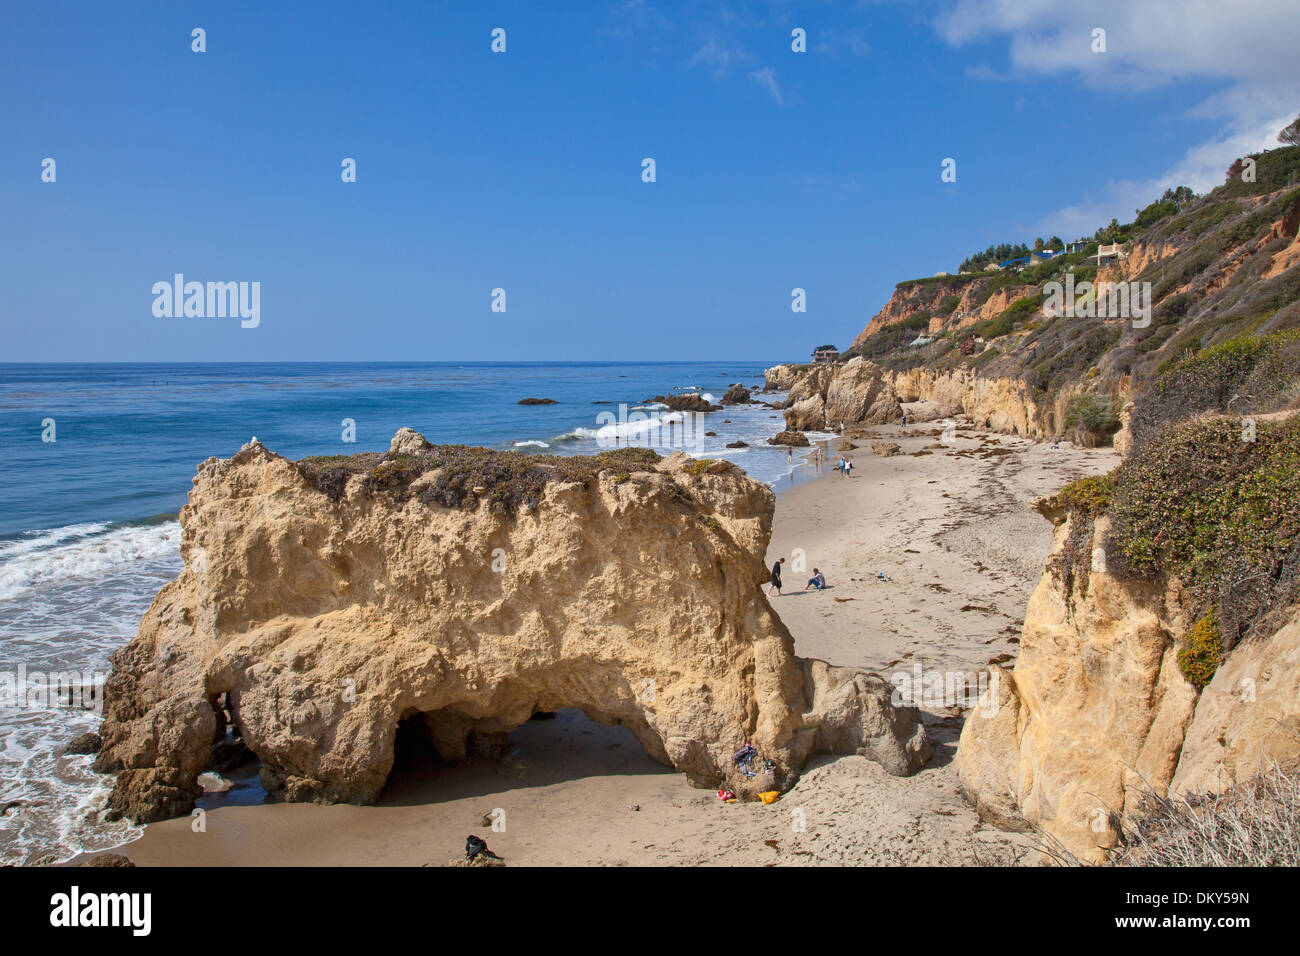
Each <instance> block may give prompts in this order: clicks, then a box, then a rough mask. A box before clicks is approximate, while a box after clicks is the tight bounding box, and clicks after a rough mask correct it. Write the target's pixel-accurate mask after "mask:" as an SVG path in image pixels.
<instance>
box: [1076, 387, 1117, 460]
mask: <svg viewBox="0 0 1300 956" xmlns="http://www.w3.org/2000/svg"><path fill="white" fill-rule="evenodd" d="M1119 425H1120V421H1119V402H1118V401H1117V400H1116V398H1115V396H1113V395H1104V394H1101V393H1099V392H1085V393H1083V394H1082V395H1078V396H1075V398H1074V399H1073V400H1072V401H1071V402H1070V404H1069V407H1068V408H1067V409H1066V412H1065V427H1066V428H1067V429H1070V431H1071V440H1072V441H1074V442H1075V443H1076V444H1079V445H1082V446H1083V447H1084V448H1096V447H1097V446H1099V445H1102V444H1104V443H1107V442H1109V440H1110V437H1111V436H1112V435H1114V434H1115V432H1117V431H1119Z"/></svg>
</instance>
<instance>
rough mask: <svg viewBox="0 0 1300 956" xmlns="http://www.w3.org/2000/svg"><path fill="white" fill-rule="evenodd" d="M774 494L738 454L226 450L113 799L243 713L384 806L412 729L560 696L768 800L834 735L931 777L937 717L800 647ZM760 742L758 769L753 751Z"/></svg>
mask: <svg viewBox="0 0 1300 956" xmlns="http://www.w3.org/2000/svg"><path fill="white" fill-rule="evenodd" d="M412 434H413V435H414V434H415V433H412ZM416 437H418V436H416ZM404 439H405V440H404V441H402V442H400V443H399V442H395V447H400V448H407V447H419V446H418V442H416V440H415V438H412V437H411V436H409V435H408V436H404ZM420 441H423V439H422V438H421V439H420ZM547 468H549V469H551V471H549V472H548V471H546V470H545V469H547ZM773 504H774V498H773V495H772V492H771V490H770V489H768V488H767V487H766V486H765V485H762V484H761V483H759V482H756V481H753V480H751V479H749V478H747V477H746V476H745V475H744V474H743V473H742V472H741V471H740V470H739V469H737V468H735V467H734V466H732V465H730V464H728V463H727V462H724V461H712V462H695V461H693V460H691V459H689V458H687V457H685V456H683V455H681V454H676V455H673V456H672V457H670V458H667V459H658V458H657V456H654V455H653V454H647V453H646V452H644V451H642V450H627V451H626V452H615V453H607V454H606V455H602V456H597V457H596V458H586V459H582V458H575V459H555V460H550V463H538V461H537V459H535V458H533V459H529V458H527V457H526V456H522V455H518V454H516V453H513V452H491V451H487V450H484V449H465V448H462V447H459V446H444V447H434V448H432V449H430V450H425V451H423V452H419V453H417V454H415V455H414V456H413V457H411V456H407V455H406V454H404V453H403V454H399V455H393V454H389V455H380V454H377V453H376V454H366V455H358V456H354V457H353V458H350V459H334V458H331V459H320V460H304V461H303V462H294V461H290V460H288V459H285V458H282V457H280V456H279V455H276V454H274V453H272V452H271V451H269V450H268V449H266V448H265V447H263V446H261V445H258V444H250V445H246V446H245V447H244V448H242V449H241V450H240V451H239V453H238V454H237V455H235V456H234V457H233V458H230V459H224V460H222V459H216V458H211V459H208V460H207V461H205V462H203V463H202V464H201V465H200V466H199V469H198V473H197V475H196V476H195V478H194V487H193V490H192V491H191V492H190V497H189V502H188V503H187V504H186V506H185V507H184V508H183V509H182V511H181V516H180V519H181V526H182V540H181V555H182V557H183V559H184V562H185V565H184V569H183V570H182V572H181V574H180V575H179V577H178V578H177V579H176V580H175V581H172V582H171V583H169V584H167V585H165V586H164V587H163V589H162V590H161V591H160V592H159V594H158V596H157V597H156V598H155V600H154V602H153V604H152V606H151V607H150V608H149V611H148V612H147V613H146V615H145V617H144V619H143V621H142V623H141V625H140V630H139V633H138V634H137V635H136V637H135V638H134V639H133V640H132V641H131V642H130V643H129V644H127V645H126V646H125V647H123V648H122V649H120V650H119V651H117V652H116V653H115V654H114V655H113V661H112V664H113V671H112V675H111V676H110V678H109V680H108V681H107V683H106V687H105V701H106V710H105V717H104V722H103V725H102V728H101V733H102V736H103V739H104V748H103V751H102V752H101V753H100V755H99V758H98V760H97V764H96V766H97V767H98V768H99V769H100V770H102V771H106V772H112V773H116V774H117V781H116V785H115V787H114V789H113V792H112V795H111V796H110V800H109V803H110V806H111V807H112V808H113V810H114V812H116V813H121V814H125V815H127V816H129V817H131V818H132V819H134V820H137V821H142V822H143V821H149V820H156V819H160V818H162V817H165V816H171V815H175V814H178V813H184V812H187V811H188V810H189V809H190V808H191V807H192V806H193V803H194V799H195V797H196V796H197V794H198V792H199V788H198V786H197V784H196V782H195V780H196V777H197V776H198V775H199V774H200V773H201V772H203V771H204V769H205V768H206V767H208V766H209V765H210V764H211V762H212V760H213V745H214V742H217V741H221V740H223V739H228V738H227V737H226V714H227V713H229V715H230V719H231V720H232V721H233V723H234V727H235V730H236V731H237V732H238V738H239V740H241V741H242V743H243V745H245V746H247V748H248V749H249V750H250V751H251V752H252V753H253V754H254V755H255V756H256V757H257V759H259V760H260V761H261V764H262V771H261V772H262V782H263V785H264V786H265V787H266V789H267V790H268V792H270V793H271V794H272V795H273V796H275V797H278V798H280V799H284V800H296V801H324V802H329V801H347V802H367V801H373V800H374V799H376V797H377V796H378V795H379V793H380V791H381V790H382V788H383V786H384V783H385V780H386V778H387V776H388V773H389V770H390V769H391V767H392V763H393V752H394V740H395V737H396V734H397V729H398V726H399V724H400V723H402V722H403V721H407V722H409V723H408V725H409V726H412V727H418V728H421V729H422V730H423V732H424V733H427V734H428V736H429V737H430V738H431V740H432V742H433V744H434V746H435V747H436V748H437V750H438V752H439V753H440V754H441V755H442V756H443V757H444V758H445V759H448V760H456V759H459V758H462V757H464V755H465V754H466V751H467V748H468V747H470V746H473V745H474V744H475V742H476V741H478V742H482V741H488V742H490V741H491V740H493V739H495V738H498V737H499V735H501V734H504V733H505V732H507V731H509V730H511V729H513V728H514V727H517V726H519V725H520V724H522V723H523V722H524V721H526V720H528V719H529V717H530V716H532V715H533V714H534V713H537V712H539V711H542V712H549V711H555V710H557V709H559V708H562V707H576V708H580V709H581V710H583V711H584V712H585V713H586V714H587V715H588V716H590V717H591V718H592V719H594V720H597V721H599V722H602V723H606V724H619V725H621V726H623V727H626V728H627V729H628V730H630V731H631V732H632V733H633V734H634V735H635V736H636V737H637V739H638V740H639V741H640V742H641V744H642V745H643V746H644V747H645V749H646V751H647V753H648V754H650V755H651V756H652V757H654V758H655V759H657V760H659V761H661V762H663V763H665V764H667V765H669V766H672V767H674V768H676V769H677V770H678V771H680V772H682V773H684V774H686V775H687V776H688V777H689V778H690V779H691V781H692V782H693V783H695V784H697V785H699V786H708V787H715V786H721V785H725V786H727V787H730V788H731V789H733V790H735V791H736V792H737V793H738V794H740V795H741V796H742V797H747V798H752V797H753V796H754V795H755V794H756V793H757V792H758V791H760V790H769V789H779V790H784V789H786V788H788V787H789V786H791V785H792V784H793V782H794V781H795V780H796V779H797V776H798V774H799V772H800V769H801V768H802V767H803V764H804V761H805V759H806V758H807V757H808V755H809V754H810V753H813V752H819V751H830V752H835V753H849V752H855V753H860V754H866V755H868V756H870V757H872V758H873V759H875V760H877V761H878V762H879V763H880V764H881V765H882V766H883V767H885V769H887V770H888V771H889V772H891V773H894V774H908V773H912V772H914V771H916V770H917V769H918V768H919V767H920V766H921V765H922V764H924V762H925V761H926V759H928V756H929V745H928V742H927V739H926V735H925V731H924V729H923V728H922V726H921V724H920V721H919V714H918V712H917V711H916V710H914V709H911V708H894V707H892V706H891V705H890V702H889V698H890V693H891V690H892V688H891V686H890V685H889V684H887V683H886V682H885V681H884V680H883V679H881V678H880V677H878V676H876V675H872V674H866V673H861V672H857V671H853V670H846V669H842V668H834V667H830V666H829V665H826V664H824V663H822V662H820V661H809V660H802V659H800V658H798V657H796V656H795V655H794V652H793V641H792V639H791V637H790V634H789V632H788V631H787V630H786V628H785V626H784V625H783V624H782V623H781V621H780V619H779V618H778V617H777V616H776V614H775V613H774V612H773V611H772V609H771V607H770V606H769V605H768V603H767V601H766V600H765V599H764V598H763V596H762V593H761V589H760V585H761V583H762V582H763V581H764V580H765V578H766V572H765V569H764V566H763V558H764V554H765V551H766V548H767V544H768V539H769V537H770V533H771V521H772V513H773ZM746 744H752V745H753V746H754V747H755V748H756V749H757V751H758V755H759V758H758V761H757V764H756V765H755V769H758V770H759V771H760V773H759V775H758V776H757V777H749V776H746V775H745V774H743V773H741V772H740V769H739V768H738V767H737V765H736V764H735V762H734V760H733V755H734V754H735V753H736V752H737V751H738V750H740V748H742V747H743V746H744V745H746ZM767 761H771V765H770V768H769V767H768V764H767Z"/></svg>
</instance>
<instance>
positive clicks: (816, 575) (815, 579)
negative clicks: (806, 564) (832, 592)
mask: <svg viewBox="0 0 1300 956" xmlns="http://www.w3.org/2000/svg"><path fill="white" fill-rule="evenodd" d="M825 587H826V578H825V577H824V576H823V575H822V573H821V572H820V571H818V570H817V569H816V568H813V576H812V577H810V578H809V579H808V583H807V584H805V585H804V586H803V589H804V590H805V591H807V590H808V589H809V588H816V589H817V590H818V591H820V590H822V589H824V588H825Z"/></svg>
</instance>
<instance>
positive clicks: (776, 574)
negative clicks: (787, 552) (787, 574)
mask: <svg viewBox="0 0 1300 956" xmlns="http://www.w3.org/2000/svg"><path fill="white" fill-rule="evenodd" d="M783 564H785V558H777V559H776V563H775V564H773V565H772V580H771V581H769V582H768V584H767V596H768V597H771V596H772V589H773V588H776V596H777V597H780V596H781V565H783Z"/></svg>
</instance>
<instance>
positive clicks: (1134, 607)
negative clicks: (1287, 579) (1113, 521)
mask: <svg viewBox="0 0 1300 956" xmlns="http://www.w3.org/2000/svg"><path fill="white" fill-rule="evenodd" d="M1049 517H1051V518H1052V519H1053V520H1054V521H1055V522H1057V527H1056V551H1055V554H1054V559H1055V558H1059V557H1060V556H1061V555H1062V552H1063V550H1064V548H1065V545H1066V542H1067V541H1068V540H1069V539H1070V538H1071V534H1072V532H1077V531H1079V530H1085V529H1075V528H1072V524H1073V523H1074V522H1077V521H1085V520H1088V519H1086V518H1080V517H1079V516H1078V515H1077V514H1075V515H1069V516H1067V515H1065V514H1062V513H1050V512H1049ZM1108 524H1109V523H1108V520H1107V519H1105V518H1101V519H1098V520H1097V521H1096V523H1095V524H1094V526H1093V529H1092V533H1093V539H1092V542H1093V547H1094V548H1103V549H1104V547H1105V542H1106V539H1107V535H1108V533H1109V527H1108ZM1076 540H1079V538H1076ZM1084 540H1086V537H1084ZM1053 563H1054V562H1049V569H1048V571H1047V572H1046V573H1044V575H1043V577H1042V580H1041V581H1040V582H1039V585H1038V587H1037V589H1036V590H1035V591H1034V594H1033V596H1032V597H1031V598H1030V601H1029V606H1028V609H1027V611H1026V615H1025V625H1024V631H1023V635H1022V638H1021V651H1020V657H1019V659H1018V660H1017V661H1016V665H1015V670H1014V671H1002V670H1000V669H999V671H998V677H999V679H998V680H996V681H991V682H990V690H989V692H988V694H987V695H986V698H985V699H982V700H981V701H980V705H979V706H978V707H976V708H975V709H974V710H973V711H972V712H971V715H970V716H969V717H968V719H967V721H966V724H965V726H964V727H963V728H962V734H961V741H960V743H959V746H958V750H957V760H956V763H957V771H958V777H959V779H960V781H961V786H962V790H963V792H964V793H965V794H966V796H967V797H968V798H969V799H970V800H971V801H972V802H973V803H974V804H975V806H976V808H977V809H978V811H979V813H980V816H981V817H982V818H983V819H984V820H986V821H987V822H989V823H991V824H993V825H995V826H998V827H1001V828H1003V829H1009V830H1029V829H1031V828H1037V829H1040V830H1042V831H1044V832H1046V833H1047V834H1050V835H1051V836H1052V837H1054V838H1055V839H1057V840H1059V841H1060V842H1061V844H1062V845H1064V846H1065V848H1066V849H1068V850H1069V851H1070V852H1072V853H1073V854H1075V855H1076V856H1077V857H1079V858H1080V859H1082V860H1086V861H1092V862H1098V861H1101V860H1104V859H1105V858H1106V856H1107V852H1108V850H1109V849H1110V848H1112V847H1114V846H1115V845H1116V843H1117V841H1118V838H1119V829H1118V825H1119V824H1120V823H1121V821H1124V820H1125V819H1126V818H1128V821H1129V822H1130V823H1131V817H1132V815H1133V813H1134V812H1135V810H1136V808H1137V806H1138V799H1137V798H1138V797H1139V795H1140V794H1141V793H1142V792H1144V791H1145V790H1146V789H1147V788H1150V789H1152V790H1154V791H1156V792H1157V793H1161V794H1164V793H1167V792H1170V791H1172V792H1174V793H1186V792H1188V791H1193V790H1194V791H1201V792H1205V791H1211V792H1218V791H1221V790H1222V789H1224V788H1225V787H1227V786H1230V785H1231V784H1233V783H1234V782H1237V781H1240V780H1243V779H1246V778H1247V777H1249V776H1250V775H1251V774H1253V773H1255V772H1257V771H1258V770H1261V769H1264V768H1265V767H1266V766H1267V761H1268V760H1269V759H1270V758H1272V759H1277V760H1279V761H1285V760H1287V759H1290V758H1292V757H1294V756H1296V755H1297V754H1300V616H1298V617H1295V618H1293V619H1292V620H1291V623H1290V624H1288V625H1287V626H1286V627H1284V628H1282V629H1281V630H1280V631H1278V632H1277V633H1276V634H1274V635H1273V636H1272V637H1270V638H1268V639H1266V640H1263V641H1256V642H1249V643H1247V644H1245V645H1242V646H1239V647H1237V648H1235V649H1234V650H1233V652H1232V654H1231V655H1230V656H1229V658H1228V660H1227V661H1226V662H1225V664H1224V665H1222V666H1221V667H1220V668H1219V670H1218V671H1217V672H1216V673H1215V676H1214V679H1213V680H1212V681H1211V682H1210V684H1209V685H1208V686H1207V687H1206V688H1205V690H1204V691H1203V692H1201V693H1199V694H1198V692H1197V690H1196V688H1195V687H1194V686H1193V685H1192V684H1190V683H1189V682H1188V681H1187V679H1186V678H1185V677H1184V676H1183V674H1182V672H1181V671H1180V669H1179V667H1178V662H1177V651H1178V647H1179V642H1180V641H1181V639H1182V636H1183V635H1184V634H1185V633H1186V632H1187V630H1188V628H1189V627H1190V625H1191V623H1192V622H1191V620H1190V619H1189V602H1188V600H1187V597H1186V595H1185V593H1184V591H1183V589H1182V588H1181V586H1180V585H1179V583H1178V582H1177V581H1167V582H1142V581H1135V580H1131V579H1120V578H1117V577H1115V576H1113V575H1111V574H1108V573H1106V572H1104V571H1100V570H1097V565H1094V567H1093V569H1092V570H1091V571H1089V572H1088V573H1086V574H1084V575H1083V576H1082V578H1081V579H1074V580H1071V579H1070V577H1069V576H1068V575H1063V574H1061V573H1059V571H1058V570H1056V569H1054V568H1053ZM1100 564H1101V566H1104V562H1101V563H1100Z"/></svg>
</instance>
